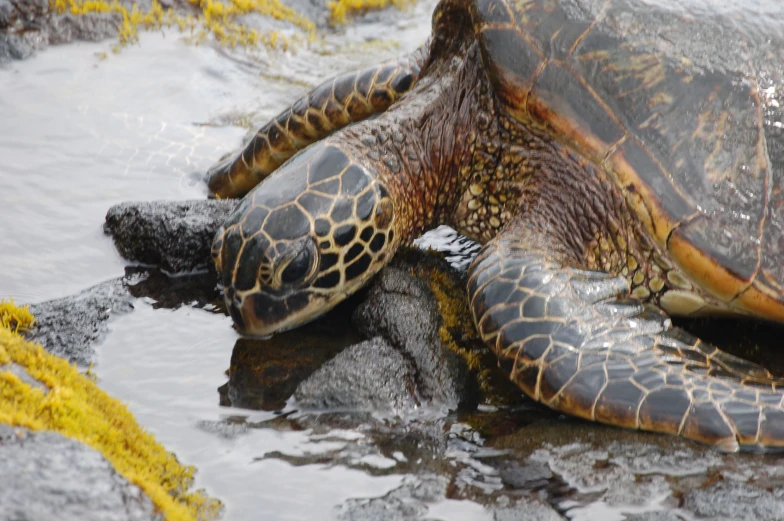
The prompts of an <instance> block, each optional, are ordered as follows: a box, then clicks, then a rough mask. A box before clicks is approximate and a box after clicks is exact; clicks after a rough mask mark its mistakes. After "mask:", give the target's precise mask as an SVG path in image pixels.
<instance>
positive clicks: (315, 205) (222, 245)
mask: <svg viewBox="0 0 784 521" xmlns="http://www.w3.org/2000/svg"><path fill="white" fill-rule="evenodd" d="M393 221H394V207H393V204H392V200H391V198H390V197H389V194H388V192H387V190H386V189H385V188H384V186H383V185H382V184H381V183H380V182H379V181H378V179H377V178H376V174H375V172H374V171H372V170H371V169H369V168H367V167H365V166H362V165H360V164H358V163H357V162H356V161H353V160H352V159H350V158H349V157H348V156H347V155H346V154H345V153H344V152H343V151H341V150H340V149H339V148H338V147H337V146H335V145H328V144H323V143H318V144H316V145H313V146H311V147H309V148H307V149H306V150H305V151H303V152H301V153H300V154H298V155H296V156H294V157H293V158H291V159H290V160H289V161H288V162H287V163H285V164H284V165H283V166H282V167H280V168H279V169H278V170H277V171H276V172H275V173H273V174H272V175H271V176H270V177H268V178H267V179H265V180H264V181H263V182H262V183H261V184H259V185H258V186H257V187H256V188H255V189H253V191H251V192H250V193H249V194H248V195H247V196H246V197H245V199H244V200H243V201H242V202H241V203H240V204H239V206H238V207H237V209H236V210H235V211H234V213H233V214H232V215H231V216H230V217H229V219H228V220H227V221H226V223H225V224H224V225H223V226H222V227H221V228H220V230H218V233H217V234H216V236H215V240H214V242H213V246H212V256H213V259H214V261H215V265H216V268H217V271H218V274H219V276H220V277H221V281H222V284H223V291H224V297H225V300H226V306H227V307H228V309H229V312H230V313H231V316H232V318H233V319H234V323H235V324H236V326H237V329H238V330H240V332H242V333H243V334H246V335H250V336H269V335H271V334H273V333H277V332H280V331H285V330H287V329H292V328H294V327H297V326H299V325H301V324H304V323H306V322H309V321H310V320H313V319H314V318H317V317H318V316H320V315H322V314H323V313H325V312H326V311H328V310H329V309H331V308H332V307H334V306H335V305H336V304H337V303H339V302H340V301H342V300H343V299H345V298H346V297H347V296H349V295H351V294H352V293H354V292H355V291H356V290H357V289H359V288H360V287H362V286H363V285H364V284H365V283H366V282H367V281H368V279H370V278H371V277H372V276H373V275H374V274H375V273H376V272H378V271H379V270H380V269H381V268H382V267H383V266H384V265H385V264H386V262H387V261H388V260H389V259H390V258H391V257H392V255H393V253H394V249H395V248H396V244H397V243H396V237H395V232H394V226H393V224H394V222H393Z"/></svg>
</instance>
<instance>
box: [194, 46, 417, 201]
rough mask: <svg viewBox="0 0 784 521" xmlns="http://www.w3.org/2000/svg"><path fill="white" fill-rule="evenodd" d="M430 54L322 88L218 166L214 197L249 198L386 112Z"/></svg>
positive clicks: (213, 173)
mask: <svg viewBox="0 0 784 521" xmlns="http://www.w3.org/2000/svg"><path fill="white" fill-rule="evenodd" d="M426 49H427V44H425V45H424V46H422V47H421V48H419V49H418V50H417V51H415V52H414V53H412V54H409V55H406V56H403V57H400V58H396V59H393V60H389V61H387V62H384V63H381V64H378V65H374V66H372V67H368V68H366V69H362V70H359V71H354V72H349V73H346V74H341V75H340V76H337V77H336V78H333V79H332V80H329V81H326V82H324V83H322V84H321V85H319V86H318V87H316V88H315V89H313V90H312V91H310V92H309V93H308V94H307V95H305V96H304V97H302V98H300V99H299V100H297V101H296V102H295V103H294V104H293V105H291V106H290V107H289V108H287V109H286V110H284V111H283V112H281V113H280V114H278V116H277V117H275V118H273V119H272V120H271V121H270V122H269V123H267V124H266V125H264V126H263V127H261V129H259V131H258V132H257V133H256V135H255V136H254V137H253V138H252V139H251V140H250V142H249V143H248V144H247V145H246V146H245V148H244V150H243V151H242V152H241V153H239V154H238V155H235V156H229V157H228V158H226V159H225V160H223V161H221V162H220V163H218V164H217V165H216V166H214V167H213V168H212V169H211V170H210V171H209V172H208V173H207V177H208V182H207V184H208V186H209V189H210V192H211V193H213V194H214V195H216V196H218V197H220V198H224V199H225V198H229V197H243V196H244V195H245V194H247V193H248V192H249V191H250V190H251V189H252V188H253V187H254V186H256V185H257V184H259V183H260V182H261V181H262V180H263V179H264V178H266V177H267V176H268V175H269V174H271V173H272V172H273V171H274V170H275V169H276V168H278V167H279V166H280V165H282V164H283V163H284V162H285V161H286V160H287V159H289V158H290V157H291V156H293V155H294V154H295V153H297V152H298V151H299V150H302V149H303V148H305V147H307V146H308V145H310V144H312V143H315V142H316V141H319V140H321V139H323V138H325V137H326V136H328V135H329V134H331V133H332V132H334V131H335V130H338V129H341V128H343V127H345V126H346V125H349V124H350V123H356V122H358V121H362V120H364V119H367V118H369V117H370V116H372V115H374V114H379V113H381V112H384V111H385V110H387V109H388V108H389V107H390V105H392V104H393V103H394V102H395V101H397V100H398V99H399V98H400V96H402V95H403V94H405V93H406V92H408V91H409V90H411V87H413V86H414V84H415V83H416V80H417V79H418V77H419V71H420V69H421V67H422V64H423V62H424V59H425V58H424V57H425V56H426Z"/></svg>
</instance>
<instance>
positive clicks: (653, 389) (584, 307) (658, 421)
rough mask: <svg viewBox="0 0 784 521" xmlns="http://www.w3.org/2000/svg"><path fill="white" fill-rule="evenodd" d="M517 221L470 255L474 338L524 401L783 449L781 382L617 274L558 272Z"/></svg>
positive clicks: (549, 254)
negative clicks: (675, 322) (708, 340)
mask: <svg viewBox="0 0 784 521" xmlns="http://www.w3.org/2000/svg"><path fill="white" fill-rule="evenodd" d="M537 234H538V232H534V231H533V230H532V229H531V228H530V227H526V226H525V225H524V223H522V222H521V221H520V220H519V219H518V220H517V221H513V222H512V223H510V226H508V227H507V228H506V229H505V230H504V231H502V232H501V233H500V234H499V235H498V236H497V237H496V239H494V240H493V241H491V242H489V243H488V244H487V245H486V246H485V247H484V248H483V250H482V251H481V252H480V253H479V255H478V257H477V259H476V260H475V261H474V263H473V264H472V266H471V268H470V279H469V284H468V293H469V298H470V301H471V308H472V310H473V313H474V318H475V321H476V324H477V326H478V329H479V332H480V334H481V335H482V338H483V339H484V340H485V342H487V343H488V344H489V345H490V346H491V348H492V349H493V350H494V351H495V353H496V354H497V355H498V357H499V358H500V359H501V360H502V361H505V362H507V363H508V365H510V366H511V373H510V377H511V379H512V380H513V381H515V382H516V383H517V384H518V385H519V386H520V387H521V388H522V390H523V391H524V392H525V393H526V394H527V395H528V396H530V397H531V398H533V399H535V400H537V401H539V402H541V403H543V404H545V405H547V406H549V407H551V408H553V409H555V410H558V411H561V412H564V413H567V414H570V415H574V416H579V417H581V418H585V419H587V420H591V421H597V422H601V423H606V424H611V425H617V426H621V427H627V428H632V429H641V430H647V431H654V432H666V433H671V434H677V435H681V436H684V437H686V438H691V439H694V440H697V441H700V442H702V443H707V444H710V445H714V446H716V447H718V448H720V449H723V450H726V451H737V450H739V449H751V450H770V449H780V448H784V406H783V405H782V402H783V400H782V398H784V395H783V394H782V393H781V392H779V391H778V389H780V388H781V387H784V381H782V380H777V379H774V378H772V377H771V376H770V374H769V373H768V372H767V371H765V370H764V369H762V368H761V367H759V366H756V365H755V364H751V363H750V362H746V361H743V360H741V359H738V358H736V357H734V356H732V355H729V354H727V353H724V352H721V351H720V350H718V349H717V348H715V347H713V346H711V345H709V344H705V343H703V342H701V341H700V340H699V339H698V338H696V337H694V336H692V335H690V334H688V333H687V332H685V331H683V330H681V329H678V328H674V327H672V326H671V324H670V321H669V319H668V317H667V315H665V314H664V313H663V312H662V311H660V310H659V309H658V308H655V307H652V306H646V305H643V304H642V303H640V302H639V301H636V300H635V299H631V298H628V296H629V284H628V282H627V281H626V280H625V279H624V278H623V277H614V276H612V275H610V274H607V273H602V272H595V271H588V270H581V269H576V268H574V267H570V266H569V265H568V262H567V261H566V260H565V259H564V258H563V256H562V255H559V254H558V253H556V251H557V248H551V247H549V246H548V244H549V243H548V241H547V239H546V238H544V239H542V238H540V237H539V236H538V235H537Z"/></svg>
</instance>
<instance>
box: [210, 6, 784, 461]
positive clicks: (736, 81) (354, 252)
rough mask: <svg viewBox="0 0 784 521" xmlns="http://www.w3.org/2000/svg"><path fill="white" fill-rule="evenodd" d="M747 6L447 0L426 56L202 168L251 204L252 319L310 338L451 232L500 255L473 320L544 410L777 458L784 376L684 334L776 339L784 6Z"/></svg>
mask: <svg viewBox="0 0 784 521" xmlns="http://www.w3.org/2000/svg"><path fill="white" fill-rule="evenodd" d="M744 5H745V4H743V3H738V4H737V5H736V6H733V5H728V4H726V3H723V2H720V1H719V0H715V1H714V0H709V1H706V0H686V1H683V0H656V1H654V0H644V1H643V0H442V1H441V2H440V4H439V5H438V6H437V8H436V9H435V13H434V15H433V32H432V36H431V38H430V40H428V41H427V43H425V44H424V46H423V47H421V48H420V49H419V50H418V51H416V52H415V53H413V55H411V56H408V57H405V58H403V59H400V60H396V61H392V62H388V63H384V64H381V65H379V66H377V67H371V68H368V69H365V70H361V71H359V72H355V73H350V74H345V75H342V76H339V77H337V78H336V79H334V80H332V81H328V82H327V83H325V84H323V85H321V86H319V87H317V88H316V89H314V90H313V91H312V92H310V93H309V94H308V95H307V96H305V97H303V98H302V99H300V100H299V101H297V102H295V103H294V104H293V105H292V106H291V107H290V108H289V109H286V110H285V111H284V112H283V113H282V114H280V115H279V116H278V117H276V118H275V119H274V120H273V121H271V122H270V123H268V124H267V125H266V126H264V127H263V128H262V129H261V130H260V131H259V133H258V134H257V135H255V137H253V139H252V140H251V141H250V143H249V144H248V145H247V147H246V148H245V149H244V151H243V152H242V153H241V154H239V155H238V156H236V157H234V158H231V159H229V160H228V161H226V162H224V163H223V164H220V165H218V166H217V167H216V168H215V169H214V170H213V171H212V172H211V178H210V180H209V185H210V187H211V189H212V190H213V192H214V193H215V194H217V195H218V196H220V197H240V196H245V197H244V200H243V201H242V202H241V203H240V204H239V205H238V207H237V209H236V211H235V212H234V214H233V215H232V216H231V217H230V218H229V219H228V220H227V222H226V223H225V225H224V226H223V227H222V228H221V229H220V231H219V232H218V234H217V236H216V238H215V242H214V247H213V256H214V259H215V262H216V266H217V268H218V271H219V273H220V274H221V277H222V284H223V287H224V292H225V299H226V303H227V305H228V308H229V310H230V312H231V315H232V317H233V319H234V322H235V323H236V326H237V327H238V329H239V330H241V331H243V332H245V333H247V334H250V335H261V336H264V335H270V334H272V333H275V332H278V331H282V330H285V329H288V328H293V327H296V326H298V325H301V324H304V323H305V322H307V321H309V320H311V319H313V318H315V317H317V316H319V315H321V314H323V313H324V312H325V311H327V310H328V309H330V308H332V307H333V306H334V305H335V304H337V303H338V302H340V301H341V300H343V299H344V298H345V297H346V296H347V295H349V294H351V293H353V292H355V291H356V290H357V289H359V288H360V287H361V286H362V285H363V284H365V283H366V282H367V281H368V280H369V279H370V278H371V277H372V276H373V275H374V274H375V273H376V272H378V271H379V270H380V269H381V268H382V267H383V266H384V265H385V264H386V263H388V262H389V260H390V258H391V257H392V256H393V255H394V254H395V251H396V250H397V249H398V248H399V247H400V246H401V245H404V244H409V243H411V241H412V240H413V239H414V238H416V237H417V236H418V235H420V234H421V233H422V232H423V231H425V230H427V229H429V228H431V227H433V226H435V225H437V224H439V223H446V224H449V225H451V226H452V227H454V228H455V229H457V230H458V231H459V232H461V233H463V234H465V235H466V236H468V237H470V238H473V239H475V240H476V241H479V242H480V243H484V246H483V247H482V249H481V251H480V252H479V254H478V255H477V257H476V259H475V260H474V262H473V263H472V265H471V266H470V268H469V273H468V277H469V281H468V298H469V299H470V306H471V309H472V311H473V314H474V319H475V322H476V327H477V329H478V332H479V333H480V335H481V337H482V338H483V339H484V341H485V342H486V343H487V344H488V346H489V347H490V348H491V349H492V350H493V351H494V352H495V353H496V354H497V355H498V357H499V359H500V363H501V365H502V366H503V367H506V368H507V369H508V370H509V372H510V377H511V379H512V380H513V381H514V382H516V383H517V384H518V386H519V387H520V388H521V389H522V390H523V392H524V393H525V394H527V395H528V396H530V397H531V398H533V399H534V400H537V401H539V402H541V403H543V404H546V405H547V406H549V407H551V408H553V409H556V410H558V411H562V412H564V413H567V414H570V415H575V416H578V417H581V418H585V419H588V420H593V421H598V422H603V423H607V424H612V425H618V426H623V427H630V428H635V429H643V430H649V431H658V432H667V433H673V434H678V435H681V436H685V437H687V438H691V439H695V440H698V441H701V442H704V443H708V444H712V445H715V446H717V447H719V448H721V449H724V450H729V451H735V450H738V449H740V448H750V449H755V450H760V449H764V448H782V447H784V393H782V392H780V391H779V389H780V388H781V386H782V383H784V381H782V380H777V379H774V378H773V377H772V376H771V374H770V373H768V372H767V371H766V370H764V369H763V368H761V367H759V366H757V365H755V364H752V363H749V362H746V361H744V360H742V359H739V358H736V357H734V356H732V355H729V354H727V353H724V352H722V351H719V350H718V349H716V348H715V347H713V346H711V345H709V344H706V343H704V342H701V341H700V340H699V339H698V338H695V337H694V336H692V335H690V334H689V333H687V332H685V331H683V330H681V329H678V328H675V327H673V326H672V325H671V322H670V320H669V318H668V314H672V315H694V314H709V313H710V314H712V313H731V314H732V313H734V314H742V315H748V316H752V317H757V318H760V319H766V320H772V321H780V322H784V105H782V104H784V97H782V93H781V89H782V88H784V77H783V76H782V74H783V71H784V32H782V26H781V20H782V19H784V17H782V14H784V6H782V3H781V2H773V3H769V4H766V5H767V6H768V7H767V9H769V10H770V12H769V13H765V12H763V10H762V9H761V8H760V9H758V10H753V11H747V10H746V7H744ZM768 19H770V22H769V23H768V22H767V20H768ZM278 167H279V168H278ZM273 170H274V173H272V175H269V174H270V173H271V172H272V171H273ZM262 181H263V182H262ZM256 185H258V186H256ZM254 186H255V188H253V189H252V190H251V188H252V187H254ZM246 193H247V195H246Z"/></svg>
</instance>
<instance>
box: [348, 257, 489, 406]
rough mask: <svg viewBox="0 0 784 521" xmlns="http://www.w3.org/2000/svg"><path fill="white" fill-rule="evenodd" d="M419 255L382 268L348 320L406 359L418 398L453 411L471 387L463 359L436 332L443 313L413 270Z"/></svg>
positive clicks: (470, 396)
mask: <svg viewBox="0 0 784 521" xmlns="http://www.w3.org/2000/svg"><path fill="white" fill-rule="evenodd" d="M422 257H424V255H423V256H419V255H417V256H415V257H414V258H407V259H400V258H399V259H397V260H395V261H393V262H392V263H391V264H390V266H388V267H387V268H385V269H384V270H383V271H382V272H381V273H380V274H379V275H378V277H376V279H375V280H374V282H373V285H372V286H371V288H370V291H369V293H368V296H367V298H366V299H365V300H364V301H363V302H362V304H360V306H359V307H358V308H357V309H356V311H355V312H354V317H353V322H354V324H355V325H356V327H357V329H358V330H359V331H360V332H361V333H362V334H363V335H365V336H366V337H373V336H377V335H378V336H381V337H383V338H384V339H385V340H386V341H387V342H388V343H389V344H390V345H392V346H394V347H395V348H397V350H398V352H400V353H401V354H402V355H403V357H404V358H406V359H408V360H410V361H411V364H412V366H413V367H414V368H415V371H416V372H415V373H414V374H412V375H411V379H412V383H415V388H416V390H417V394H418V396H415V398H416V399H417V401H418V402H419V403H424V402H429V403H431V404H434V405H436V406H442V407H444V408H446V409H451V410H454V409H456V408H457V407H458V406H460V405H466V404H468V402H469V401H471V400H472V399H474V400H475V398H476V396H475V392H476V388H475V386H472V378H471V377H470V376H469V373H468V369H467V367H466V362H465V360H463V359H461V358H460V357H459V356H458V355H457V354H456V353H455V352H453V351H450V350H449V348H448V347H447V346H446V345H445V344H444V342H443V341H442V339H441V338H440V337H439V329H440V327H441V325H442V318H441V317H440V315H439V312H438V303H437V302H436V299H435V297H434V295H433V293H432V291H431V290H430V289H429V288H428V285H427V283H426V282H425V280H423V279H422V278H419V277H417V276H415V275H414V274H413V273H414V271H413V270H417V269H419V268H420V266H419V265H418V264H419V261H424V258H422ZM430 262H434V263H435V262H437V261H436V260H435V259H430ZM438 264H440V266H439V267H438V269H441V270H442V271H445V272H448V271H449V270H450V269H451V268H450V266H449V264H447V263H446V262H445V261H441V262H440V263H438ZM370 376H372V374H371V375H370ZM403 382H405V380H404V379H401V384H402V383H403ZM401 384H398V385H401Z"/></svg>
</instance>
